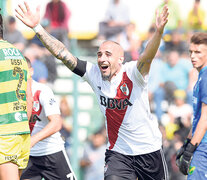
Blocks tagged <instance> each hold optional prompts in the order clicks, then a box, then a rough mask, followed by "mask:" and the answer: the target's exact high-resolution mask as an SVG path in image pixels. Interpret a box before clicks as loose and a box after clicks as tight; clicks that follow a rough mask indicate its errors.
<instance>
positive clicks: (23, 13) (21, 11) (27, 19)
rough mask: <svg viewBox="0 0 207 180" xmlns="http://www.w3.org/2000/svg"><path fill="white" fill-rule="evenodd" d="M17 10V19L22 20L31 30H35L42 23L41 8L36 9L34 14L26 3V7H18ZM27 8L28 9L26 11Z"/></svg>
mask: <svg viewBox="0 0 207 180" xmlns="http://www.w3.org/2000/svg"><path fill="white" fill-rule="evenodd" d="M18 7H19V8H16V9H15V11H16V13H17V14H16V17H17V18H18V19H19V20H21V21H22V22H23V23H24V24H25V25H27V26H28V27H30V28H34V27H35V26H36V25H37V24H39V22H40V6H38V7H37V8H36V12H35V13H33V12H32V11H31V10H30V8H29V5H28V4H27V2H25V1H24V5H20V4H19V5H18ZM25 8H26V9H25Z"/></svg>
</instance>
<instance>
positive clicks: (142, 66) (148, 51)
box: [137, 5, 169, 76]
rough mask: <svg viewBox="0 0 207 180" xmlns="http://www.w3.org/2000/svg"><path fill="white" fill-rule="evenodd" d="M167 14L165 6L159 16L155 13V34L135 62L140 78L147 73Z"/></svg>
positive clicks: (157, 46)
mask: <svg viewBox="0 0 207 180" xmlns="http://www.w3.org/2000/svg"><path fill="white" fill-rule="evenodd" d="M168 14H169V13H168V7H167V5H165V6H164V8H163V10H162V13H161V14H159V12H158V10H157V11H156V32H155V33H154V35H153V36H152V38H151V39H150V40H149V42H148V44H147V47H146V48H145V50H144V52H143V53H142V54H141V56H140V58H139V60H138V61H137V68H138V70H139V72H140V73H141V74H142V76H145V75H146V74H148V73H149V69H150V65H151V63H152V60H153V58H154V56H155V55H156V53H157V50H158V48H159V45H160V41H161V38H162V34H163V30H164V27H165V24H166V23H167V21H168V19H167V18H168Z"/></svg>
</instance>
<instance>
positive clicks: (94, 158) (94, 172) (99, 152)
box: [80, 128, 106, 180]
mask: <svg viewBox="0 0 207 180" xmlns="http://www.w3.org/2000/svg"><path fill="white" fill-rule="evenodd" d="M105 133H106V132H105V131H104V130H103V128H102V129H100V130H98V131H97V132H95V133H94V134H93V135H92V136H91V137H90V139H89V142H88V144H87V145H86V146H84V153H83V157H82V158H81V161H80V166H81V167H82V168H83V170H84V180H103V179H104V168H103V167H104V154H105V150H106V135H105Z"/></svg>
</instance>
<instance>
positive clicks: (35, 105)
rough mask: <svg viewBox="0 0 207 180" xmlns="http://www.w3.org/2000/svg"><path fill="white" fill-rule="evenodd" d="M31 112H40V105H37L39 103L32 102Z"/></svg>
mask: <svg viewBox="0 0 207 180" xmlns="http://www.w3.org/2000/svg"><path fill="white" fill-rule="evenodd" d="M33 110H34V111H35V112H38V111H39V110H40V103H39V101H34V102H33Z"/></svg>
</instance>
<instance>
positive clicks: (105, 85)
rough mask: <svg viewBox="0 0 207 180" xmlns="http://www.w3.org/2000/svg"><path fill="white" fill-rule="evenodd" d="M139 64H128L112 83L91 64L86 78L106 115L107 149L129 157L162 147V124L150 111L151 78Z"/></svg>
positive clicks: (133, 62)
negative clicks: (103, 77)
mask: <svg viewBox="0 0 207 180" xmlns="http://www.w3.org/2000/svg"><path fill="white" fill-rule="evenodd" d="M136 63H137V62H135V61H131V62H128V63H125V64H124V65H123V66H122V68H121V71H120V72H119V73H118V74H117V75H116V76H115V77H113V78H112V80H111V81H110V82H109V81H103V80H102V76H101V72H100V70H99V67H98V65H94V64H92V63H89V62H87V67H86V73H85V74H84V76H83V79H84V80H86V81H87V82H88V83H89V84H90V85H91V87H92V89H93V90H94V92H95V93H96V96H97V99H98V102H99V105H100V109H101V111H102V113H103V114H104V116H105V119H106V129H107V135H108V140H109V141H108V145H107V148H108V149H109V150H114V151H116V152H119V153H122V154H125V155H140V154H146V153H151V152H154V151H157V150H159V149H160V148H161V145H162V135H161V133H160V130H159V128H158V122H157V120H156V119H153V117H152V115H151V112H150V107H149V100H148V88H147V79H144V78H143V76H142V75H141V74H140V72H139V71H138V70H137V66H136Z"/></svg>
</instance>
